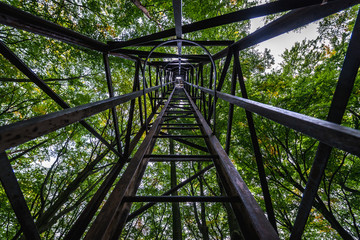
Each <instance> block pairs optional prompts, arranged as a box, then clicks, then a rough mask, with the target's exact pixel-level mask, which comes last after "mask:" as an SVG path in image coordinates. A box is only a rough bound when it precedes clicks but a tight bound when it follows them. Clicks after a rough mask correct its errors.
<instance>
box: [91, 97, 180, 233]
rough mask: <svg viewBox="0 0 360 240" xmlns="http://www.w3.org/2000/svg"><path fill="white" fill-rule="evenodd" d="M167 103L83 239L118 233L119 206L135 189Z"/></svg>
mask: <svg viewBox="0 0 360 240" xmlns="http://www.w3.org/2000/svg"><path fill="white" fill-rule="evenodd" d="M173 93H174V91H173V92H172V93H171V94H170V97H169V99H171V97H172V95H173ZM169 103H170V100H168V101H167V102H166V104H165V106H164V108H163V109H162V111H161V113H160V114H159V116H158V117H157V119H156V120H155V122H154V124H153V126H152V128H151V129H150V131H149V133H148V134H147V135H146V137H145V139H144V141H143V142H142V143H141V145H140V147H139V149H138V151H137V152H136V153H135V155H134V157H133V158H132V159H131V161H130V163H129V165H128V167H127V168H126V170H125V172H124V173H123V175H122V176H121V178H120V180H119V181H118V183H117V184H116V186H115V188H114V190H113V192H112V193H111V194H110V196H109V198H108V200H107V201H106V203H105V204H104V206H103V207H102V209H101V210H100V212H99V214H98V216H97V217H96V219H95V221H94V223H93V224H92V226H91V227H90V229H89V231H88V233H87V234H86V236H85V239H109V238H111V237H113V234H115V233H116V232H117V231H118V229H117V226H118V223H119V221H120V220H121V219H119V218H121V217H123V216H122V215H121V213H122V209H120V205H121V204H122V200H123V198H124V196H125V195H126V193H127V192H128V191H133V188H135V189H136V185H137V184H135V182H136V181H135V180H133V178H134V176H135V175H138V176H141V175H142V171H141V167H142V166H143V165H144V164H145V161H144V155H145V154H147V151H148V150H149V148H150V145H151V143H152V141H153V136H154V135H156V134H157V133H158V132H159V131H160V128H159V126H160V123H161V121H162V117H163V115H164V114H165V110H166V109H167V105H168V104H169ZM145 128H146V127H145ZM135 191H136V190H135ZM125 221H126V219H125Z"/></svg>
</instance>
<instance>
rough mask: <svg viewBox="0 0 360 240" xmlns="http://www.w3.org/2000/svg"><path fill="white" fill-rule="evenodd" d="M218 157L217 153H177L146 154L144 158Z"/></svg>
mask: <svg viewBox="0 0 360 240" xmlns="http://www.w3.org/2000/svg"><path fill="white" fill-rule="evenodd" d="M179 157H181V158H188V159H190V158H193V159H195V158H208V159H212V158H217V157H218V156H217V155H175V154H146V155H145V156H144V158H179Z"/></svg>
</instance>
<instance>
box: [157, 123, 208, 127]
mask: <svg viewBox="0 0 360 240" xmlns="http://www.w3.org/2000/svg"><path fill="white" fill-rule="evenodd" d="M160 125H162V126H164V125H167V126H169V125H171V126H201V124H198V123H160Z"/></svg>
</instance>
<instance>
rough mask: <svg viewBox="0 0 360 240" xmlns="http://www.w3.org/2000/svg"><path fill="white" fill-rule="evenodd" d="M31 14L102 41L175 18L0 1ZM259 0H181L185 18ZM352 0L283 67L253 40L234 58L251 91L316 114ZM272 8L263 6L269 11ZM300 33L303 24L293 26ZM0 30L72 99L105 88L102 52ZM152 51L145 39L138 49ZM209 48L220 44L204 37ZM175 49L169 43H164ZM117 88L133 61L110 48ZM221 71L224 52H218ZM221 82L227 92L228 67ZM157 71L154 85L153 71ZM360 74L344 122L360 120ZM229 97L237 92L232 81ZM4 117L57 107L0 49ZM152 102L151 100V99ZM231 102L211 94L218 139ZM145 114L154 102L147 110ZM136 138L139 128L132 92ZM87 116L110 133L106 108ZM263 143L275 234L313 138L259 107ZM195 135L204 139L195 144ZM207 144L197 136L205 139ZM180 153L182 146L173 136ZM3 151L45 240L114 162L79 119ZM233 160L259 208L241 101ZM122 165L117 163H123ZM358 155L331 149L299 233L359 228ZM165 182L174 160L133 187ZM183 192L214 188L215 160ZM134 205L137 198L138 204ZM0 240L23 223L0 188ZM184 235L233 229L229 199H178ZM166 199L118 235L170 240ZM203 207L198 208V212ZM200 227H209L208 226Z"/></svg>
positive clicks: (349, 25)
mask: <svg viewBox="0 0 360 240" xmlns="http://www.w3.org/2000/svg"><path fill="white" fill-rule="evenodd" d="M2 1H3V2H5V3H7V4H10V5H13V6H15V7H17V8H19V9H22V10H24V11H26V12H29V13H32V14H34V15H36V16H39V17H41V18H43V19H46V20H48V21H51V22H54V23H56V24H59V25H61V26H63V27H66V28H69V29H72V30H74V31H76V32H79V33H82V34H84V35H86V36H89V37H91V38H94V39H97V40H99V41H101V42H104V43H105V42H106V41H113V40H121V41H125V40H129V39H132V38H136V37H140V36H143V35H146V34H150V33H155V32H157V31H161V30H166V29H169V28H172V27H174V17H173V12H172V4H171V1H164V0H142V1H138V0H132V1H122V0H117V1H112V0H101V1H100V0H41V1H35V0H2ZM259 2H263V1H249V2H248V1H240V0H226V1H202V0H194V1H189V0H184V1H183V24H187V23H192V22H196V21H199V20H203V19H206V18H210V17H214V16H218V15H221V14H225V13H230V12H234V11H236V10H239V9H243V8H247V7H251V6H254V5H257V4H259ZM358 9H359V7H353V8H350V9H347V10H345V11H342V12H340V13H337V14H334V15H332V16H329V17H327V18H325V19H322V20H320V21H319V22H318V33H319V35H318V37H317V38H315V39H305V40H302V41H299V42H296V43H295V44H294V46H292V47H291V48H290V49H286V50H285V52H284V53H282V55H281V56H282V62H281V63H280V66H277V67H275V66H274V57H273V55H272V54H273V53H272V52H271V49H270V50H268V49H267V50H265V51H259V50H257V49H256V47H252V48H248V49H246V50H243V51H241V52H240V63H241V66H242V71H243V75H244V77H245V81H246V87H247V90H248V95H249V98H250V99H252V100H256V101H259V102H262V103H266V104H270V105H273V106H277V107H280V108H284V109H287V110H291V111H295V112H299V113H302V114H305V115H308V116H312V117H316V118H319V119H326V116H327V114H328V111H329V107H330V104H331V100H332V96H333V93H334V91H335V87H336V83H337V80H338V77H339V73H340V70H341V67H342V64H343V60H344V57H345V54H346V50H347V46H348V42H349V39H350V36H351V31H352V29H353V26H354V22H355V19H356V15H357V12H358ZM276 17H278V16H277V15H276V16H269V18H267V19H265V20H264V21H267V20H271V19H273V18H276ZM300 31H301V30H300ZM249 32H250V22H249V21H244V22H239V23H234V24H230V25H226V26H220V27H216V28H211V29H206V30H202V31H199V32H194V33H189V34H186V35H185V36H184V38H186V39H190V40H235V41H237V40H239V39H241V38H243V37H244V36H246V35H247V34H249ZM0 40H1V41H3V42H4V43H5V44H6V45H7V46H8V47H9V48H10V49H11V50H12V51H14V52H15V53H16V54H17V55H18V56H19V58H20V59H22V60H23V61H24V62H25V63H26V64H27V65H28V66H29V67H30V68H31V69H32V70H33V71H34V72H35V73H36V74H37V75H38V76H40V77H41V79H43V80H44V81H45V82H46V83H47V84H48V85H49V86H50V87H51V88H52V89H53V90H54V91H55V92H56V93H57V94H58V95H59V96H60V97H62V98H63V99H64V100H65V101H66V102H67V103H68V104H69V105H70V106H71V107H75V106H79V105H83V104H86V103H90V102H95V101H98V100H102V99H106V98H108V97H109V95H108V88H107V83H106V78H105V70H104V63H103V59H102V57H103V56H102V53H98V52H95V51H92V50H88V49H84V48H81V47H77V46H73V45H70V44H66V43H63V42H60V41H57V40H54V39H50V38H47V37H43V36H39V35H35V34H33V33H29V32H26V31H22V30H18V29H15V28H12V27H8V26H4V25H1V26H0ZM137 49H140V50H150V49H151V48H150V47H141V48H137ZM208 49H209V50H210V52H211V53H212V54H214V53H216V52H217V51H219V50H221V49H222V47H209V48H208ZM157 51H159V52H168V53H176V48H165V47H162V48H159V49H158V50H157ZM183 53H184V54H203V52H202V50H201V49H200V48H194V47H184V50H183ZM109 58H110V64H111V74H112V80H113V86H114V92H115V96H118V95H122V94H125V93H129V92H131V91H132V89H133V81H134V74H135V63H134V62H132V61H129V60H126V59H121V58H118V57H114V56H110V57H109ZM216 65H217V68H218V72H220V71H221V69H222V67H223V65H224V60H218V61H216ZM229 69H230V70H229V71H228V74H227V76H226V80H225V84H224V86H223V89H222V91H223V92H227V93H229V92H230V88H231V69H232V63H231V65H230V68H229ZM150 71H151V72H152V81H153V84H154V83H155V82H154V81H155V80H154V79H155V75H156V72H155V69H151V70H150ZM209 73H210V67H209V65H206V66H204V81H205V85H207V84H209ZM359 84H360V83H359V76H358V77H357V81H356V82H355V87H354V90H353V93H352V95H351V98H350V100H349V103H348V106H347V108H346V113H345V115H344V118H343V122H342V125H344V126H348V127H351V128H354V129H359V127H360V105H359V104H360V88H359V87H360V85H359ZM236 95H237V96H241V93H240V90H239V88H238V89H237V90H236ZM0 96H1V98H0V99H1V100H0V101H1V102H0V104H1V109H0V124H1V126H3V125H7V124H11V123H14V122H18V121H22V120H26V119H30V118H32V117H35V116H40V115H44V114H47V113H51V112H55V111H59V110H61V107H60V106H58V105H57V104H56V103H55V102H54V101H53V100H52V99H51V98H49V97H48V96H47V95H46V94H45V93H44V92H42V90H41V89H39V88H38V87H37V86H36V85H35V84H34V83H32V82H31V81H29V80H28V79H27V78H26V76H24V75H23V74H22V73H21V72H20V71H19V70H18V69H16V67H14V66H13V65H11V63H10V62H8V61H7V60H6V59H5V58H4V57H3V56H1V55H0ZM149 105H150V104H148V106H149ZM228 108H229V106H228V103H226V102H224V101H222V100H219V101H218V104H217V119H216V124H217V127H216V128H217V136H218V138H219V140H220V142H221V143H222V144H223V146H224V145H225V141H226V140H225V139H226V130H227V122H228V119H227V118H228ZM129 109H130V102H127V103H125V104H122V105H119V106H117V107H116V110H117V112H118V121H119V128H120V135H121V140H122V142H124V141H125V135H126V127H127V122H128V116H129ZM147 112H148V116H149V114H150V113H151V109H150V108H149V109H147ZM134 114H135V116H137V117H135V118H134V121H133V122H134V123H133V127H132V129H131V136H132V137H134V136H135V134H136V133H137V131H138V130H139V129H140V126H141V120H140V118H139V117H138V116H139V104H138V102H136V107H135V110H134ZM86 121H87V122H88V123H89V124H90V125H91V126H93V127H94V128H95V129H96V130H97V131H98V132H99V133H101V135H102V136H103V137H104V138H105V139H106V140H107V141H108V142H114V139H115V131H114V128H113V120H112V116H111V111H109V110H108V111H104V112H102V113H99V114H96V115H95V116H92V117H90V118H88V119H86ZM254 121H255V126H256V131H257V134H258V138H259V139H258V141H259V144H260V147H261V152H262V155H263V159H264V165H265V171H266V174H267V179H268V183H269V188H270V194H271V196H272V200H273V205H274V209H275V215H276V219H277V225H278V229H279V234H280V237H281V239H287V238H288V237H289V234H290V232H291V230H292V228H293V223H294V221H295V217H296V213H297V209H298V207H299V204H300V200H301V196H302V192H303V191H304V188H305V185H306V182H307V178H308V175H309V172H310V169H311V165H312V162H313V160H314V157H315V153H316V149H317V146H318V144H319V143H318V141H316V140H315V139H312V138H310V137H308V136H306V135H304V134H301V133H299V132H296V131H294V130H291V129H288V128H286V127H284V126H281V125H279V124H277V123H275V122H273V121H270V120H267V119H265V118H262V117H260V116H257V115H254ZM199 144H202V143H200V142H199ZM202 145H204V144H202ZM174 150H175V152H178V153H181V154H184V153H187V154H198V153H200V154H203V153H201V151H200V150H196V149H192V148H190V149H188V150H186V151H185V150H184V146H183V145H182V144H179V143H177V144H176V145H175V148H174ZM168 151H170V150H169V143H168V142H166V141H165V142H159V143H158V144H157V145H156V147H155V149H154V152H155V153H156V152H168ZM6 152H7V154H8V157H9V159H10V161H11V164H12V167H13V169H14V172H15V174H16V177H17V178H18V182H19V184H20V187H21V189H22V191H23V193H24V196H25V199H26V201H27V203H28V206H29V209H30V211H31V213H32V215H33V217H34V219H35V222H36V224H37V227H38V229H39V231H40V232H41V237H42V238H44V239H54V238H55V239H59V238H61V237H63V236H64V235H65V234H66V233H67V232H68V231H69V229H70V227H71V225H72V224H73V223H74V221H75V220H76V218H77V217H78V216H79V214H80V212H81V211H82V209H83V208H84V207H85V206H86V203H87V202H89V200H90V199H91V197H92V196H93V195H94V193H95V192H96V189H97V188H98V187H99V186H100V184H101V183H102V181H103V180H104V177H105V176H106V174H108V173H109V171H110V169H111V167H112V166H114V164H115V163H116V162H117V161H118V160H119V159H118V157H117V156H116V155H115V154H114V153H112V152H111V151H109V150H108V149H107V148H106V146H104V145H103V144H102V143H101V142H100V141H99V140H98V139H97V138H95V137H94V136H93V135H91V134H90V133H89V132H88V131H87V130H86V129H85V128H84V127H83V126H81V125H80V124H79V123H76V124H72V125H69V126H67V127H65V128H62V129H60V130H57V131H55V132H52V133H50V134H47V135H45V136H42V137H39V138H37V139H35V140H32V141H29V142H26V143H24V144H21V145H19V146H16V147H14V148H11V149H8V150H7V151H6ZM229 156H230V158H231V159H232V161H233V163H234V164H235V166H236V168H237V169H238V170H239V172H240V174H241V176H242V178H243V179H244V180H245V182H246V183H247V185H248V187H249V189H250V190H251V191H252V193H253V195H254V196H255V198H256V200H257V201H258V203H259V204H260V206H261V207H262V208H263V209H264V211H265V204H264V199H263V196H262V191H261V188H260V182H259V179H258V178H259V177H258V174H257V167H256V162H255V157H254V154H253V149H252V145H251V141H250V134H249V130H248V126H247V121H246V116H245V111H244V110H243V109H241V108H237V107H236V108H235V113H234V122H233V129H232V138H231V149H230V154H229ZM203 167H205V165H201V164H189V163H183V164H178V165H177V178H178V182H180V181H183V180H185V179H187V178H188V177H190V176H191V175H193V174H194V173H196V172H197V171H199V169H201V168H203ZM120 175H121V173H120ZM359 178H360V160H359V158H358V157H356V156H354V155H351V154H349V153H347V152H344V151H341V150H336V149H334V150H333V151H332V154H331V158H330V160H329V164H328V166H327V168H326V172H325V175H324V177H323V179H322V182H321V185H320V189H319V191H318V194H317V196H316V199H315V203H314V205H313V208H312V210H311V214H310V217H309V220H308V222H307V225H306V228H305V232H304V239H342V238H344V239H358V238H360V229H359V228H360V227H359V221H360V200H359V199H360V198H359V195H360V187H359V182H358V181H359ZM170 187H171V183H170V166H169V165H168V164H166V163H156V164H155V163H154V164H151V166H149V167H148V168H147V170H146V172H145V175H144V179H143V181H142V184H141V186H140V189H139V192H138V194H139V195H161V194H162V193H163V192H165V191H166V190H168V189H169V188H170ZM178 194H179V195H201V194H203V195H209V196H210V195H212V196H213V195H221V194H222V189H221V187H219V185H218V179H217V178H216V174H215V172H214V169H212V170H210V171H209V172H208V173H206V174H204V176H203V177H200V178H198V179H197V180H196V181H193V182H191V184H188V185H186V186H185V187H183V188H182V189H181V190H179V192H178ZM140 205H141V204H140V203H137V204H134V205H133V209H137V208H138V207H139V206H140ZM0 206H1V208H0V219H1V228H0V239H12V238H13V237H14V236H18V235H21V230H20V226H19V224H18V222H17V220H16V217H15V214H14V212H13V210H12V208H11V205H10V203H9V201H8V199H7V196H6V194H5V191H4V189H3V188H0ZM180 208H181V215H182V217H183V219H182V225H183V229H184V230H183V232H182V234H183V238H184V239H201V238H205V235H207V237H208V238H209V239H229V236H230V234H231V229H230V228H229V223H228V220H229V219H228V217H227V211H226V206H223V205H222V204H220V203H212V204H206V213H205V212H204V206H202V205H201V204H192V203H181V204H180ZM171 211H172V210H171V204H165V203H163V204H158V205H157V206H156V207H152V208H150V209H149V210H148V211H147V212H145V213H144V214H142V215H140V216H139V217H138V218H135V219H134V220H133V221H130V222H129V223H128V224H127V225H126V227H125V230H124V232H123V234H122V235H121V238H124V239H168V238H169V236H171V234H172V228H171V225H172V219H171V217H170V216H171ZM204 214H205V215H204ZM205 225H206V228H204V226H205Z"/></svg>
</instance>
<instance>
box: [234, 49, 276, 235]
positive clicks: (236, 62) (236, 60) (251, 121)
mask: <svg viewBox="0 0 360 240" xmlns="http://www.w3.org/2000/svg"><path fill="white" fill-rule="evenodd" d="M234 65H235V68H236V71H235V72H236V74H237V78H238V80H239V85H240V90H241V94H242V97H243V98H245V99H247V98H248V95H247V91H246V86H245V80H244V76H243V74H242V70H241V65H240V60H239V52H234ZM245 115H246V120H247V123H248V126H249V131H250V138H251V143H252V145H253V150H254V155H255V160H256V165H257V169H258V173H259V179H260V186H261V190H262V192H263V196H264V202H265V207H266V213H267V215H268V219H269V221H270V223H271V225H272V226H273V227H274V229H275V231H277V227H276V219H275V213H274V208H273V204H272V201H271V195H270V191H269V186H268V182H267V179H266V173H265V168H264V162H263V158H262V154H261V150H260V146H259V139H258V137H257V134H256V129H255V125H254V119H253V116H252V113H251V112H249V111H247V110H245Z"/></svg>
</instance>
